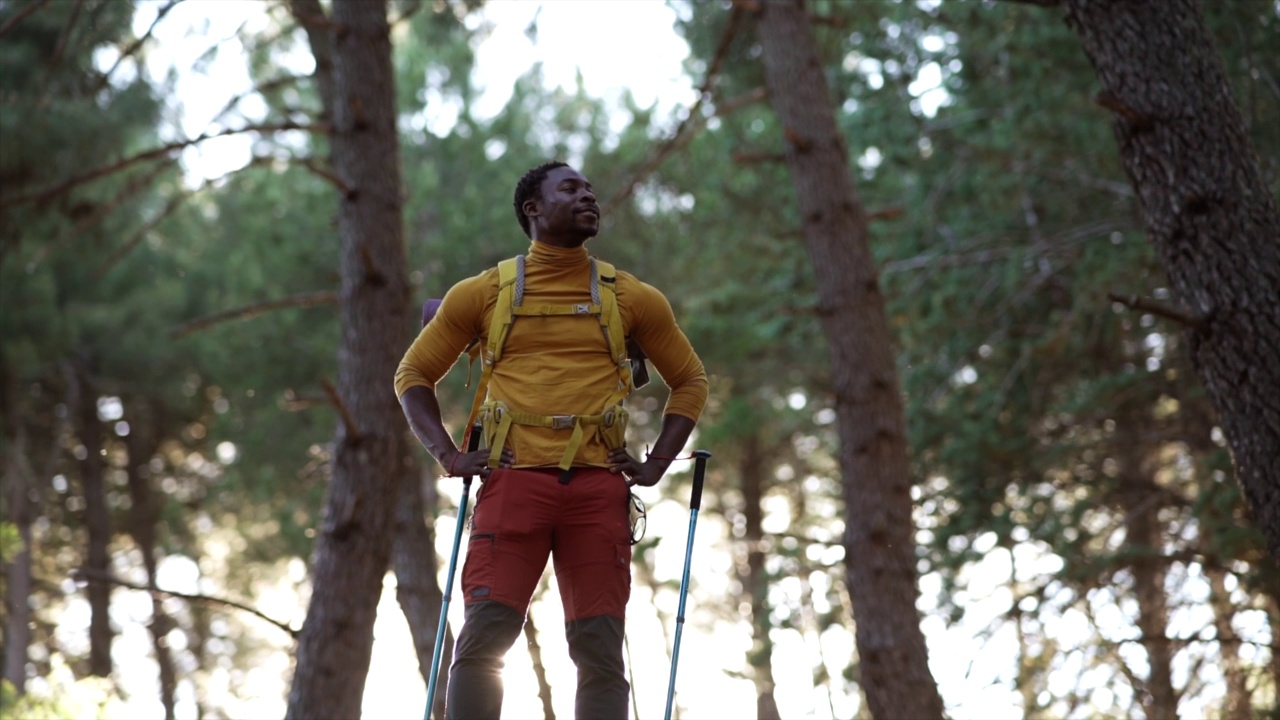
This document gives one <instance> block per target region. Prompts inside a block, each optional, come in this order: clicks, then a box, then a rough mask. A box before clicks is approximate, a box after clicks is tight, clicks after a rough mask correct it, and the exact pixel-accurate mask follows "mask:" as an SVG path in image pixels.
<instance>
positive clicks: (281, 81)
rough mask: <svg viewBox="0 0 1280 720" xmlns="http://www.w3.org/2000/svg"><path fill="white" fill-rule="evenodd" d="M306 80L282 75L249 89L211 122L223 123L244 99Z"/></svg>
mask: <svg viewBox="0 0 1280 720" xmlns="http://www.w3.org/2000/svg"><path fill="white" fill-rule="evenodd" d="M305 79H307V77H306V76H305V75H281V76H280V77H277V78H272V79H270V80H264V81H263V82H261V83H259V84H257V85H255V86H253V87H251V88H249V89H248V90H245V91H244V92H242V93H240V94H239V95H236V96H235V97H233V98H231V99H230V100H228V101H227V104H226V105H224V106H223V107H222V109H221V110H219V111H218V114H217V115H214V116H213V120H212V121H211V122H221V121H222V118H224V117H226V115H227V113H229V112H231V110H232V109H234V108H235V107H236V106H237V105H239V104H240V103H241V102H243V101H244V99H245V98H247V97H249V96H250V95H254V94H258V95H261V94H262V93H265V92H267V91H270V90H276V89H278V88H281V87H284V86H286V85H292V84H293V83H296V82H298V81H299V80H305Z"/></svg>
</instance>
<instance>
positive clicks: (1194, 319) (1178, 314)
mask: <svg viewBox="0 0 1280 720" xmlns="http://www.w3.org/2000/svg"><path fill="white" fill-rule="evenodd" d="M1107 297H1109V298H1111V299H1112V300H1114V301H1115V302H1118V303H1120V304H1121V305H1124V306H1126V307H1129V308H1132V309H1134V310H1138V311H1141V312H1147V313H1151V314H1152V315H1156V316H1158V317H1162V318H1164V319H1166V320H1172V321H1174V322H1176V323H1178V324H1180V325H1184V326H1186V327H1189V328H1191V329H1193V330H1196V331H1198V332H1206V331H1207V330H1208V329H1209V323H1208V318H1207V317H1206V316H1204V315H1196V314H1192V313H1189V312H1187V311H1186V310H1183V309H1181V308H1176V307H1173V306H1172V305H1166V304H1164V303H1162V302H1158V301H1156V300H1151V299H1148V298H1142V297H1138V296H1137V295H1121V294H1120V293H1117V292H1109V293H1107Z"/></svg>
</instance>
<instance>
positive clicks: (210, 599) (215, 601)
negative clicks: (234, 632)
mask: <svg viewBox="0 0 1280 720" xmlns="http://www.w3.org/2000/svg"><path fill="white" fill-rule="evenodd" d="M74 577H75V579H83V580H86V581H89V582H95V581H96V582H108V583H111V584H112V585H119V586H120V587H124V588H129V589H130V590H141V591H143V592H152V593H160V594H161V595H168V596H170V597H178V598H182V599H184V600H191V601H193V602H199V603H205V604H210V605H225V606H226V607H229V608H235V609H236V610H243V611H245V612H247V613H250V614H252V615H256V616H257V617H259V618H261V619H263V620H266V621H267V622H269V623H271V624H272V625H275V626H276V627H278V628H280V629H281V630H283V631H285V632H286V633H288V634H289V637H291V638H293V639H294V640H297V639H298V632H299V631H297V630H295V629H293V627H291V626H290V625H288V624H287V623H284V622H281V621H279V620H276V619H275V618H273V617H271V616H270V615H267V614H266V613H264V612H262V611H261V610H259V609H257V608H255V607H253V606H250V605H246V604H244V603H242V602H237V601H235V600H230V599H228V598H222V597H217V596H215V595H204V594H201V593H184V592H179V591H177V590H165V589H163V588H158V587H150V586H147V585H140V584H138V583H134V582H129V581H128V580H125V579H123V578H118V577H116V576H115V575H112V574H111V573H110V572H103V571H100V570H94V569H92V568H80V569H78V570H76V571H75V573H74Z"/></svg>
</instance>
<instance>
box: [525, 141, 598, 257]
mask: <svg viewBox="0 0 1280 720" xmlns="http://www.w3.org/2000/svg"><path fill="white" fill-rule="evenodd" d="M514 204H515V211H516V220H518V221H519V222H520V227H521V229H523V230H524V234H525V235H527V236H529V237H530V238H531V239H533V240H538V241H540V242H545V243H549V244H552V245H561V246H565V247H576V246H579V245H581V244H582V243H584V242H586V241H587V239H588V238H591V237H594V236H595V234H596V233H597V232H598V231H599V230H600V206H599V205H598V204H597V203H596V196H595V193H594V192H593V191H592V188H591V183H589V182H587V179H586V178H585V177H583V176H582V174H581V173H579V172H578V171H577V170H574V169H573V168H571V167H569V166H568V165H567V164H565V163H562V162H558V161H555V162H548V163H543V164H542V165H539V166H538V167H535V168H533V169H532V170H530V171H529V172H527V173H525V174H524V177H522V178H520V182H518V183H516V192H515V203H514Z"/></svg>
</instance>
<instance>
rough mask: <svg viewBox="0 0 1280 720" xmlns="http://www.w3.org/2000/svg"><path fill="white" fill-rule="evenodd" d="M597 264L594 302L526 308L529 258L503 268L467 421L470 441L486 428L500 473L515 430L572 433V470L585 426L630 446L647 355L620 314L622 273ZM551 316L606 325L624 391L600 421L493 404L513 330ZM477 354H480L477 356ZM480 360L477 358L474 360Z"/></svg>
mask: <svg viewBox="0 0 1280 720" xmlns="http://www.w3.org/2000/svg"><path fill="white" fill-rule="evenodd" d="M590 260H591V302H590V303H576V304H571V305H548V304H541V305H525V304H524V290H525V272H524V264H525V257H524V256H523V255H518V256H516V257H514V258H509V259H507V260H503V261H502V262H500V263H498V301H497V304H496V305H495V306H494V309H493V318H492V319H491V320H490V323H489V334H488V342H487V343H486V344H485V347H484V349H483V350H482V351H481V352H480V360H481V371H480V382H479V384H478V385H477V386H476V396H475V400H474V401H473V402H472V404H471V414H470V416H469V417H468V419H467V436H468V437H466V438H464V441H463V442H464V443H466V442H469V441H470V434H471V432H472V427H473V425H474V424H475V422H476V420H477V419H479V420H480V422H481V427H482V432H483V433H484V440H485V443H486V445H485V446H486V447H488V448H489V464H490V465H491V466H494V467H497V465H498V462H499V460H500V458H501V456H502V448H503V446H504V445H505V443H506V438H507V433H508V431H509V430H510V429H511V426H512V425H513V424H514V425H534V426H537V427H549V428H555V429H560V430H568V429H572V430H573V433H572V435H570V437H569V443H568V445H567V446H566V447H565V451H564V454H563V455H562V456H561V458H560V468H561V469H563V470H568V469H569V467H570V466H571V465H572V463H573V458H574V456H575V455H577V452H578V448H579V447H580V446H581V445H582V440H583V437H584V430H583V428H584V426H587V427H589V426H596V427H598V428H599V431H600V432H601V433H602V435H603V436H604V440H605V443H606V445H608V447H610V448H615V447H622V446H623V445H625V444H626V426H627V411H626V409H625V408H624V407H623V406H622V401H623V400H624V399H626V397H627V396H628V395H630V394H631V392H632V390H634V389H636V388H639V387H643V386H644V385H645V384H646V383H647V382H648V379H649V378H648V371H647V369H646V368H645V365H644V359H645V358H644V353H643V352H642V351H641V350H640V348H639V347H638V346H637V345H635V344H634V343H629V342H628V340H627V336H626V331H625V329H624V328H623V326H622V313H621V312H620V311H619V309H618V292H617V285H616V283H617V270H616V269H615V268H614V267H613V265H611V264H609V263H607V262H604V261H603V260H598V259H596V258H594V257H592V258H590ZM549 315H594V316H595V317H596V318H597V319H598V320H599V322H600V330H601V332H603V333H604V337H605V342H606V343H607V344H608V346H609V355H610V357H611V358H612V359H613V362H614V365H615V367H616V368H617V371H618V386H617V388H616V389H615V390H614V392H613V394H612V395H610V396H609V400H608V401H607V402H606V403H605V404H604V411H603V412H601V413H600V414H598V415H537V414H535V413H525V412H516V411H513V410H511V409H510V408H508V407H507V406H506V404H505V403H503V402H501V401H498V400H489V399H488V398H487V394H488V390H489V378H490V376H492V375H493V368H494V366H495V365H497V363H498V361H500V360H501V359H502V349H503V346H504V345H505V344H506V341H507V337H508V336H509V335H510V334H511V327H512V325H514V324H515V321H516V319H517V318H519V317H524V316H540V317H545V316H549ZM472 352H473V353H474V350H473V351H472ZM473 357H474V355H473Z"/></svg>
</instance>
